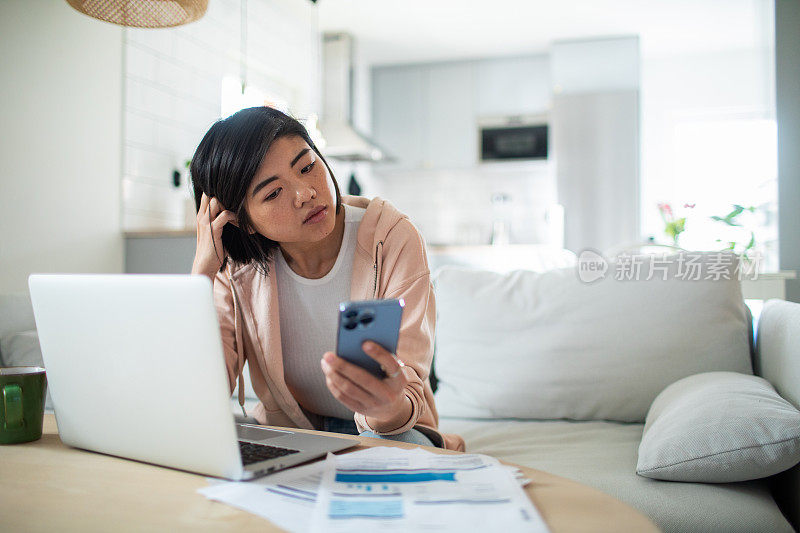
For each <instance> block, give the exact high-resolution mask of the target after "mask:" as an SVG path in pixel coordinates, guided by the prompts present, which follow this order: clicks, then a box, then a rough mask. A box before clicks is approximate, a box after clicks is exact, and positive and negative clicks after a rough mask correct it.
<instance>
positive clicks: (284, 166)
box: [245, 135, 336, 243]
mask: <svg viewBox="0 0 800 533" xmlns="http://www.w3.org/2000/svg"><path fill="white" fill-rule="evenodd" d="M319 207H324V208H325V210H324V211H323V213H322V216H321V218H320V217H319V216H317V217H314V220H313V221H309V222H304V221H305V219H306V218H307V217H308V215H309V214H310V213H311V212H312V211H314V210H316V209H317V208H319ZM245 209H246V210H247V214H248V215H249V217H250V221H251V222H252V225H253V227H254V228H255V229H256V231H257V232H258V233H260V234H261V235H263V236H264V237H266V238H268V239H271V240H273V241H276V242H279V243H292V242H316V241H319V240H321V239H323V238H324V237H326V236H327V235H330V234H331V233H332V232H333V228H334V226H335V224H336V213H335V211H336V190H335V189H334V186H333V180H332V179H331V177H330V174H329V173H328V169H327V168H326V167H325V163H323V162H322V160H321V159H320V158H319V156H317V154H316V152H314V150H312V149H311V147H310V146H309V145H308V144H307V143H306V142H305V141H304V140H303V138H302V137H299V136H296V135H292V136H288V137H280V138H278V139H276V140H275V141H274V142H273V143H272V145H271V146H270V147H269V150H268V151H267V153H266V155H264V160H263V161H262V162H261V166H260V167H259V168H258V171H257V172H256V175H255V177H254V178H253V181H252V182H251V183H250V186H249V187H248V188H247V197H246V198H245Z"/></svg>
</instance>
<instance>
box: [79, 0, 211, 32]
mask: <svg viewBox="0 0 800 533" xmlns="http://www.w3.org/2000/svg"><path fill="white" fill-rule="evenodd" d="M67 3H68V4H69V5H70V6H72V7H73V8H75V9H76V10H77V11H80V12H81V13H83V14H85V15H89V16H90V17H94V18H96V19H100V20H104V21H106V22H111V23H113V24H119V25H120V26H130V27H134V28H169V27H172V26H180V25H181V24H188V23H189V22H194V21H195V20H198V19H200V18H201V17H202V16H203V15H204V14H205V12H206V8H207V7H208V0H67Z"/></svg>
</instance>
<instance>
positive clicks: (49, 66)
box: [0, 0, 123, 292]
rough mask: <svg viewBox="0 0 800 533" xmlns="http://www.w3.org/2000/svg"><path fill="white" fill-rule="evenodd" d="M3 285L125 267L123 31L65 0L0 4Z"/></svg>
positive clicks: (8, 288)
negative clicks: (30, 278)
mask: <svg viewBox="0 0 800 533" xmlns="http://www.w3.org/2000/svg"><path fill="white" fill-rule="evenodd" d="M0 72H2V77H1V78H0V117H2V119H0V128H2V142H0V191H2V194H0V212H1V213H2V215H0V292H17V291H26V290H27V277H28V275H29V274H30V273H32V272H121V271H122V268H123V244H122V236H121V234H120V207H119V204H120V193H119V188H120V164H121V163H120V161H121V155H120V129H121V117H120V108H121V101H122V100H121V94H122V88H121V80H122V77H121V72H122V30H121V29H120V28H119V27H116V26H113V25H111V24H107V23H104V22H100V21H98V20H95V19H92V18H89V17H87V16H85V15H82V14H80V13H78V12H76V11H74V10H73V9H72V8H70V7H69V6H68V5H67V3H66V2H54V1H50V0H5V1H3V2H0Z"/></svg>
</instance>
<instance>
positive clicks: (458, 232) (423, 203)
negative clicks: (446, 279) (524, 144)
mask: <svg viewBox="0 0 800 533" xmlns="http://www.w3.org/2000/svg"><path fill="white" fill-rule="evenodd" d="M375 175H376V179H375V181H376V186H377V187H376V188H377V189H378V192H377V193H376V194H379V195H380V196H383V197H384V198H387V199H389V200H390V201H391V202H392V203H393V204H394V205H395V206H396V207H397V208H398V209H400V210H401V211H403V212H404V213H406V214H407V215H408V216H409V218H410V219H411V221H412V222H413V223H414V225H415V226H416V227H417V229H419V231H420V233H421V234H422V236H423V237H424V238H425V240H426V242H427V243H428V244H460V245H473V244H489V243H490V242H491V237H492V227H493V222H494V220H495V219H501V220H504V221H506V222H507V223H508V224H509V227H510V235H509V237H510V239H509V240H510V242H511V243H514V244H521V243H524V244H551V245H557V246H561V245H562V239H563V228H562V224H563V222H562V221H560V220H559V219H558V216H557V215H558V209H557V206H556V202H557V195H556V184H555V180H554V177H553V175H554V172H553V169H552V164H551V163H547V162H544V161H531V162H498V163H492V164H483V165H478V166H476V167H474V168H470V169H461V170H458V171H445V170H428V171H426V170H415V171H397V172H386V171H381V172H379V171H376V172H375ZM497 193H501V194H505V195H506V196H507V197H508V200H507V202H506V204H505V208H504V209H498V208H497V207H496V206H495V205H493V204H492V196H493V195H494V194H497Z"/></svg>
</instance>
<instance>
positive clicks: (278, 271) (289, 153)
mask: <svg viewBox="0 0 800 533" xmlns="http://www.w3.org/2000/svg"><path fill="white" fill-rule="evenodd" d="M191 175H192V182H193V185H194V192H195V199H196V202H197V250H196V253H195V258H194V264H193V266H192V273H194V274H203V275H206V276H208V277H209V278H211V280H212V282H213V285H214V301H215V304H216V307H217V314H218V317H219V322H220V327H221V332H222V341H223V346H224V351H225V361H226V365H227V368H228V377H229V384H230V387H231V392H233V390H234V388H235V386H236V384H237V381H238V387H239V394H238V396H239V404H240V405H242V406H243V405H244V391H243V383H244V381H243V377H242V369H243V366H244V363H245V361H247V362H249V368H250V377H251V380H252V383H253V389H254V391H255V393H256V395H257V396H258V398H259V399H260V400H261V402H260V403H259V404H258V405H257V406H256V408H255V409H254V410H253V412H251V413H250V415H252V416H253V417H254V418H255V419H256V420H257V421H258V422H259V423H260V424H269V425H276V426H284V427H299V428H306V429H319V430H324V431H335V432H339V433H351V434H361V435H365V436H370V437H381V438H387V439H392V440H400V441H404V442H412V443H416V444H424V445H428V446H431V445H434V446H438V447H443V448H448V449H456V450H463V448H464V441H463V440H462V439H461V437H459V436H458V435H446V434H442V433H440V432H439V431H438V429H437V424H438V415H437V413H436V407H435V405H434V400H433V392H432V390H431V386H430V381H429V379H428V376H429V373H430V365H431V358H432V356H433V337H434V328H435V321H436V308H435V300H434V293H433V287H432V284H431V281H430V271H429V268H428V263H427V259H426V255H425V247H424V244H423V240H422V238H421V237H420V235H419V233H418V232H417V230H416V228H415V227H414V226H413V225H412V224H411V222H410V221H409V220H408V217H407V216H406V215H404V214H402V213H400V212H399V211H398V210H397V209H395V208H394V207H393V206H392V205H391V204H390V203H389V202H387V201H385V200H382V199H381V198H378V197H376V198H373V199H372V200H368V199H367V198H363V197H358V196H342V195H341V194H340V193H339V186H338V184H337V182H336V180H335V178H334V177H333V173H332V172H331V170H330V167H329V166H328V164H327V162H326V161H325V159H324V158H323V157H322V154H321V153H320V152H319V150H318V149H317V147H316V146H315V145H314V143H313V142H312V141H311V138H310V137H309V135H308V133H307V131H306V129H305V128H304V127H303V125H302V124H300V123H299V122H298V121H297V120H295V119H293V118H291V117H289V116H287V115H285V114H284V113H281V112H280V111H277V110H275V109H272V108H269V107H254V108H250V109H244V110H242V111H239V112H238V113H235V114H234V115H232V116H230V117H229V118H226V119H224V120H220V121H218V122H216V123H215V124H214V125H213V126H212V127H211V128H210V129H209V131H208V132H207V133H206V135H205V137H204V138H203V140H202V141H201V142H200V145H199V146H198V147H197V151H196V152H195V154H194V157H193V158H192V163H191ZM376 298H402V299H403V300H404V301H405V307H404V309H403V318H402V323H401V327H400V336H399V339H398V345H397V353H396V354H392V353H389V352H388V351H386V350H384V349H383V348H382V347H381V346H379V345H377V344H374V343H369V342H367V343H365V344H364V346H363V347H364V350H365V351H366V353H367V354H368V355H370V356H371V357H372V358H373V359H375V360H376V361H377V362H378V363H380V365H381V366H382V367H383V369H384V371H385V372H386V374H387V377H386V378H384V379H378V378H376V377H374V376H373V375H372V374H370V373H369V372H367V371H366V370H363V369H362V368H360V367H358V366H356V365H353V364H351V363H349V362H347V361H345V360H344V359H342V358H339V357H337V355H336V353H334V352H333V351H331V348H332V347H333V345H334V344H335V339H336V328H337V317H338V308H339V302H341V301H345V300H366V299H376ZM242 409H243V410H244V407H242Z"/></svg>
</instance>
